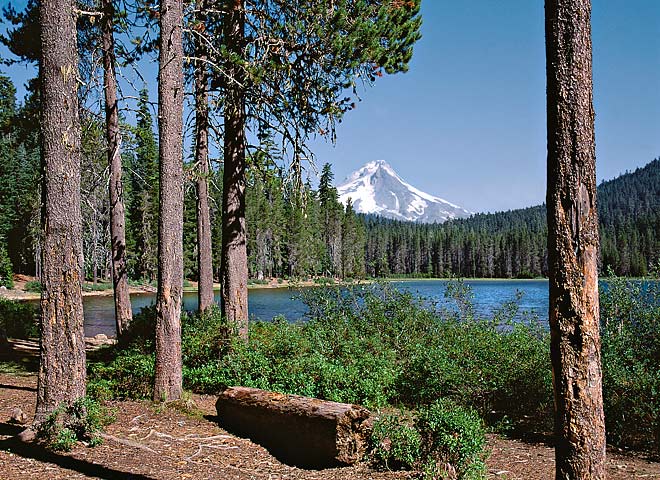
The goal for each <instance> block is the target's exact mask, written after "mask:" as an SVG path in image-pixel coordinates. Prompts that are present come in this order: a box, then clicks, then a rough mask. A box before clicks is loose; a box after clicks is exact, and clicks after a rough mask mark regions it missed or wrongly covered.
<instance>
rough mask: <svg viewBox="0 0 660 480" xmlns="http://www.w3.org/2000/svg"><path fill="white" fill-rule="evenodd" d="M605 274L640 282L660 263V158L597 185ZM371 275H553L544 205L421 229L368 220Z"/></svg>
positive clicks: (414, 225) (602, 266)
mask: <svg viewBox="0 0 660 480" xmlns="http://www.w3.org/2000/svg"><path fill="white" fill-rule="evenodd" d="M598 194H599V197H598V210H599V214H600V223H601V250H602V255H601V257H602V262H601V271H603V272H606V271H607V270H608V269H609V268H611V269H613V270H614V271H615V272H616V273H617V274H620V275H632V276H641V275H646V274H647V273H648V272H649V268H650V267H651V266H652V265H654V264H656V263H657V262H658V259H659V258H660V238H659V236H660V234H659V232H660V159H656V160H654V161H652V162H651V163H649V164H648V165H646V166H645V167H642V168H638V169H637V170H635V171H634V172H627V173H625V174H623V175H621V176H620V177H618V178H615V179H613V180H610V181H607V182H603V183H601V185H599V187H598ZM365 225H366V230H367V247H366V263H367V272H368V273H369V274H372V275H376V276H380V275H401V274H403V275H430V276H440V277H442V276H448V275H450V274H451V275H458V276H466V277H507V278H508V277H519V278H520V277H522V278H524V277H535V276H542V275H546V274H547V251H546V235H547V227H546V213H545V206H544V205H538V206H535V207H529V208H525V209H518V210H510V211H507V212H497V213H488V214H477V215H474V216H472V217H470V218H467V219H457V220H452V221H449V222H447V223H445V224H443V225H435V224H426V225H421V224H414V223H411V222H399V221H392V220H386V219H383V218H381V217H375V216H366V217H365Z"/></svg>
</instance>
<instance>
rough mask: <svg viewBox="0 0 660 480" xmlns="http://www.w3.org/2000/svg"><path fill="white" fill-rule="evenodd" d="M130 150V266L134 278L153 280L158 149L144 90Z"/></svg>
mask: <svg viewBox="0 0 660 480" xmlns="http://www.w3.org/2000/svg"><path fill="white" fill-rule="evenodd" d="M132 147H133V148H132V149H133V151H134V155H133V156H132V157H131V158H130V159H129V160H130V162H131V165H130V182H129V183H130V190H131V200H130V207H129V215H128V217H129V228H128V232H129V235H128V237H129V240H128V247H129V265H131V266H132V269H131V270H132V272H133V276H134V278H142V279H145V280H148V281H153V280H155V279H156V273H157V264H158V263H157V253H158V202H159V200H158V199H159V192H158V189H159V178H158V146H157V143H156V139H155V136H154V130H153V121H152V117H151V112H150V110H149V96H148V92H147V90H142V91H141V92H140V100H139V102H138V111H137V125H136V127H135V129H134V131H133V146H132Z"/></svg>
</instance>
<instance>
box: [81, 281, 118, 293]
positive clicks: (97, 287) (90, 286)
mask: <svg viewBox="0 0 660 480" xmlns="http://www.w3.org/2000/svg"><path fill="white" fill-rule="evenodd" d="M82 289H83V292H103V291H105V290H112V283H106V282H98V283H90V282H85V283H83V286H82Z"/></svg>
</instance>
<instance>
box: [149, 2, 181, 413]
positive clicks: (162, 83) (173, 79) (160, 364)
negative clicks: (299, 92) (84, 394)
mask: <svg viewBox="0 0 660 480" xmlns="http://www.w3.org/2000/svg"><path fill="white" fill-rule="evenodd" d="M159 23H160V44H159V47H160V49H159V50H160V56H159V68H158V106H159V110H158V116H159V121H158V132H159V136H158V137H159V159H160V170H159V172H160V203H159V210H158V211H159V218H158V294H157V297H156V364H155V378H154V400H156V401H172V400H178V399H179V398H180V397H181V392H182V389H183V385H182V381H183V377H182V375H183V374H182V364H181V362H182V360H181V302H182V300H183V182H184V178H183V150H182V141H183V94H184V91H183V39H182V29H183V2H182V1H181V0H161V2H160V15H159Z"/></svg>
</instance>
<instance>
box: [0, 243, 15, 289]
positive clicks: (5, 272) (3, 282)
mask: <svg viewBox="0 0 660 480" xmlns="http://www.w3.org/2000/svg"><path fill="white" fill-rule="evenodd" d="M13 269H14V267H13V266H12V264H11V260H10V259H9V255H7V248H6V247H5V245H4V240H2V239H0V287H7V288H14V271H13Z"/></svg>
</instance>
